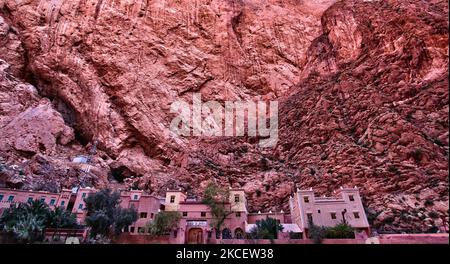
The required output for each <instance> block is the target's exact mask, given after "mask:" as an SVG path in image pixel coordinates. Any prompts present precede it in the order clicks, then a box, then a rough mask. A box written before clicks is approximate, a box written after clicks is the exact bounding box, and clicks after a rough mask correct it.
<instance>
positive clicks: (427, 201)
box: [423, 199, 434, 206]
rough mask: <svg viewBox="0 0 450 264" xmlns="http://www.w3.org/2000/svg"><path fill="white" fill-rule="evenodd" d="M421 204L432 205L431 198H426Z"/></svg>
mask: <svg viewBox="0 0 450 264" xmlns="http://www.w3.org/2000/svg"><path fill="white" fill-rule="evenodd" d="M423 205H425V206H433V205H434V202H433V200H431V199H426V200H425V202H424V203H423Z"/></svg>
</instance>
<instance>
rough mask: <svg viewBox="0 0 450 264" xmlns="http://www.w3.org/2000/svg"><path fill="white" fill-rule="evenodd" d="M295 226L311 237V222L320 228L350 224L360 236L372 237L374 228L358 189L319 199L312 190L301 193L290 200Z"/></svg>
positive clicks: (341, 190)
mask: <svg viewBox="0 0 450 264" xmlns="http://www.w3.org/2000/svg"><path fill="white" fill-rule="evenodd" d="M289 207H290V211H291V217H292V221H293V223H296V224H297V225H298V226H299V227H300V228H301V229H302V230H303V231H304V234H305V235H307V234H308V225H309V221H312V222H313V223H314V224H315V225H318V226H327V227H330V226H335V225H337V224H339V223H341V222H343V221H345V222H347V223H348V224H349V225H351V226H352V227H353V228H355V229H356V230H357V231H358V232H362V231H363V232H364V233H366V235H369V234H370V226H369V222H368V220H367V216H366V213H365V211H364V207H363V205H362V201H361V197H360V195H359V191H358V189H357V188H356V187H355V188H340V189H339V190H338V191H337V192H336V193H335V195H334V197H318V196H315V194H314V191H313V190H312V189H309V190H297V191H296V192H295V193H294V194H293V195H292V196H291V197H290V199H289Z"/></svg>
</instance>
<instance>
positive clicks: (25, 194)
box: [0, 188, 72, 213]
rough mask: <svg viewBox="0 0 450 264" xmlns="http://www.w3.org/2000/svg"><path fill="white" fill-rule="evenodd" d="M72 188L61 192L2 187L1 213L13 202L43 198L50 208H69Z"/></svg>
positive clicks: (0, 198)
mask: <svg viewBox="0 0 450 264" xmlns="http://www.w3.org/2000/svg"><path fill="white" fill-rule="evenodd" d="M71 193H72V191H71V190H63V191H62V192H61V193H50V192H44V191H31V190H29V191H28V190H16V189H5V188H0V213H2V212H3V210H5V209H6V208H9V207H10V206H11V205H12V204H13V205H14V204H18V203H26V202H28V201H30V200H42V201H44V202H45V203H47V204H48V206H49V207H50V208H55V207H57V206H59V207H63V208H67V206H68V205H69V200H70V197H71Z"/></svg>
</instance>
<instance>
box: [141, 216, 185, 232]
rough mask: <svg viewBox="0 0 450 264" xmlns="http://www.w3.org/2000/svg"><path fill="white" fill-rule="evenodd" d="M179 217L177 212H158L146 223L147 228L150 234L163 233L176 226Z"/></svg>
mask: <svg viewBox="0 0 450 264" xmlns="http://www.w3.org/2000/svg"><path fill="white" fill-rule="evenodd" d="M180 219H181V215H180V213H179V212H165V211H163V212H159V213H158V214H156V216H155V219H154V220H153V221H150V222H149V223H147V229H148V230H149V233H150V235H152V236H160V235H165V234H167V233H170V231H172V230H173V229H174V228H176V227H177V226H178V223H179V222H180Z"/></svg>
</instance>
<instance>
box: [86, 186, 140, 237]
mask: <svg viewBox="0 0 450 264" xmlns="http://www.w3.org/2000/svg"><path fill="white" fill-rule="evenodd" d="M84 201H85V203H86V211H87V215H86V225H87V226H89V227H90V228H91V230H90V236H91V237H93V238H94V237H96V236H97V235H100V236H103V237H106V236H108V235H110V234H111V230H113V231H114V234H115V235H119V234H120V233H121V232H122V228H124V227H126V226H129V225H131V224H133V223H134V222H136V220H137V211H136V210H135V209H134V208H133V207H132V208H128V209H122V208H121V207H120V206H119V205H120V193H119V192H116V191H114V192H113V191H112V190H111V189H102V190H100V191H98V192H96V193H92V194H90V195H89V196H88V197H87V198H85V199H84Z"/></svg>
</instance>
